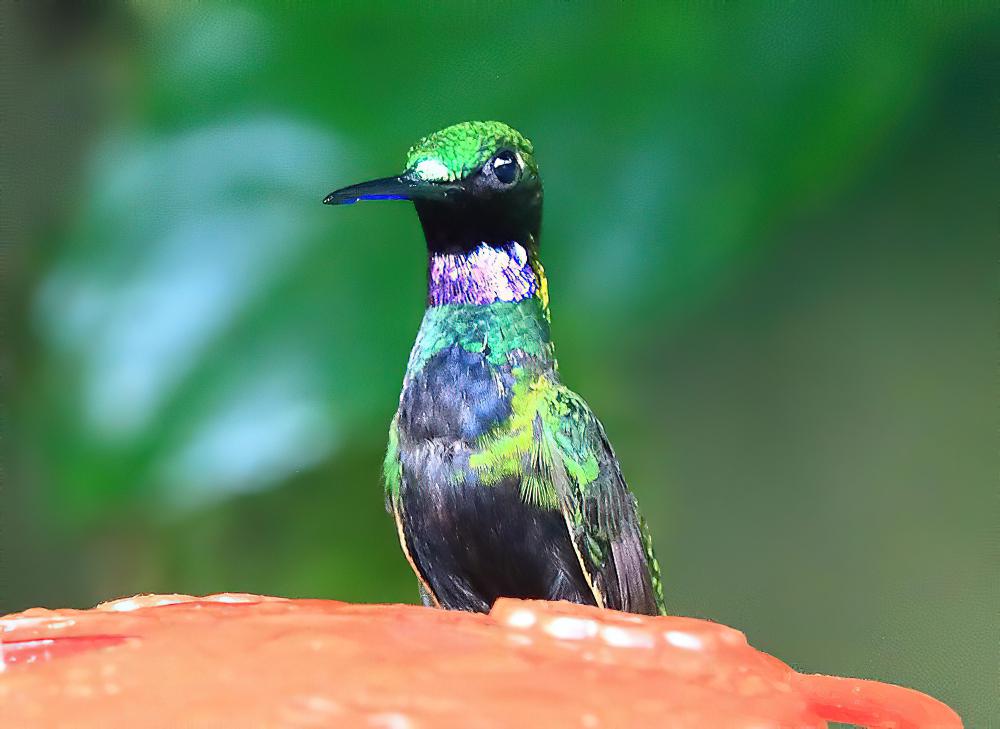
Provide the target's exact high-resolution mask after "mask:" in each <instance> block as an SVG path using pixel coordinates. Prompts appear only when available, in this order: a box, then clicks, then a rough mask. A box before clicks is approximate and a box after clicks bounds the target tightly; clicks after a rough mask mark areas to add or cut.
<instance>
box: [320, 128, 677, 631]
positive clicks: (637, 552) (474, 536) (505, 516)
mask: <svg viewBox="0 0 1000 729" xmlns="http://www.w3.org/2000/svg"><path fill="white" fill-rule="evenodd" d="M378 183H380V184H376V183H368V184H366V185H362V186H357V187H352V188H345V189H344V190H340V191H337V192H335V193H331V195H330V196H329V197H328V198H327V201H328V202H353V201H354V200H357V199H364V197H371V196H374V195H383V194H384V195H393V196H405V197H406V198H407V199H411V200H413V201H414V203H415V205H416V208H417V212H418V214H419V216H420V219H421V222H422V224H423V228H424V233H425V237H426V239H427V246H428V252H429V262H428V308H427V311H426V313H425V315H424V319H423V322H422V324H421V326H420V331H419V334H418V335H417V340H416V343H415V344H414V346H413V350H412V352H411V354H410V359H409V363H408V365H407V370H406V375H405V378H404V381H403V391H402V393H401V395H400V403H399V409H398V411H397V413H396V416H395V418H394V419H393V421H392V425H391V427H390V433H389V448H388V450H387V453H386V458H385V468H384V478H385V486H386V500H387V506H388V508H389V511H390V512H391V513H392V515H393V517H394V518H395V520H396V523H397V527H398V532H399V537H400V543H401V545H402V547H403V550H404V552H405V553H406V556H407V558H408V560H409V561H410V564H411V566H412V567H413V569H414V571H415V572H416V574H417V576H418V578H419V580H420V585H421V594H422V595H423V598H424V601H425V602H426V603H427V604H429V605H436V606H440V607H445V608H454V609H465V610H480V611H484V610H488V609H489V608H490V606H491V604H492V602H493V601H494V600H495V599H496V598H497V597H500V596H512V597H525V598H543V599H567V600H572V601H575V602H582V603H588V604H594V605H598V606H602V607H610V608H615V609H619V610H625V611H629V612H638V613H650V614H655V613H661V612H663V609H664V608H663V594H662V587H661V583H660V576H659V567H658V565H657V562H656V559H655V557H654V556H653V550H652V542H651V539H650V536H649V532H648V530H647V529H646V526H645V523H644V521H643V519H642V517H641V515H640V514H639V511H638V507H637V504H636V501H635V498H634V497H633V495H632V494H631V492H630V491H629V490H628V488H627V486H626V485H625V481H624V479H623V478H622V474H621V470H620V468H619V465H618V460H617V458H616V457H615V455H614V452H613V451H612V449H611V445H610V444H609V442H608V439H607V437H606V435H605V433H604V429H603V428H602V426H601V424H600V422H599V421H598V420H597V418H596V417H595V416H594V415H593V413H592V412H591V410H590V408H589V407H588V406H587V404H586V403H585V402H584V401H583V400H582V399H581V398H580V397H579V396H578V395H576V394H575V393H573V392H572V391H570V390H569V389H568V388H566V387H565V386H564V385H563V384H562V383H561V382H560V379H559V374H558V368H557V364H556V360H555V356H554V351H553V346H552V342H551V339H550V335H549V321H550V316H549V308H548V287H547V283H546V279H545V273H544V270H543V268H542V266H541V263H540V262H539V260H538V233H539V228H540V221H541V197H542V193H541V181H540V179H539V177H538V169H537V166H536V164H535V161H534V156H533V150H532V147H531V144H530V142H528V141H527V140H526V139H525V138H524V137H523V136H521V135H520V134H519V133H518V132H516V131H514V130H513V129H511V128H510V127H508V126H506V125H505V124H501V123H500V122H466V123H464V124H458V125H455V126H452V127H448V128H447V129H444V130H441V131H440V132H436V133H435V134H432V135H430V136H428V137H426V138H424V139H423V140H421V141H420V142H418V143H417V145H415V146H414V147H413V148H412V149H411V150H410V153H409V155H408V158H407V171H406V172H404V173H403V174H402V175H400V176H399V177H397V178H387V179H386V180H382V181H378Z"/></svg>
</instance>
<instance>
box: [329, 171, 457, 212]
mask: <svg viewBox="0 0 1000 729" xmlns="http://www.w3.org/2000/svg"><path fill="white" fill-rule="evenodd" d="M461 190H462V188H461V187H460V186H459V185H455V184H448V183H442V182H427V181H425V180H416V179H413V178H411V177H407V176H406V175H400V176H398V177H383V178H382V179H381V180H371V181H369V182H362V183H359V184H357V185H350V186H348V187H342V188H340V189H339V190H334V191H333V192H331V193H330V194H329V195H327V196H326V197H325V198H323V204H325V205H353V204H354V203H356V202H357V201H358V200H446V199H448V198H449V197H452V196H454V195H457V194H458V193H460V192H461Z"/></svg>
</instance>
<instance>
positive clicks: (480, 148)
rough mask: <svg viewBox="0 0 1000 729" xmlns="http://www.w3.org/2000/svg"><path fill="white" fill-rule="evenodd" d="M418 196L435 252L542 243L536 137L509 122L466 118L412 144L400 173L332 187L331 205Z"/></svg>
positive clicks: (417, 204) (327, 200)
mask: <svg viewBox="0 0 1000 729" xmlns="http://www.w3.org/2000/svg"><path fill="white" fill-rule="evenodd" d="M359 200H411V201H413V204H414V206H415V207H416V210H417V214H418V215H419V216H420V222H421V224H422V225H423V228H424V236H425V237H426V239H427V246H428V248H429V249H430V250H431V252H444V253H457V252H461V251H467V250H471V249H473V248H476V247H477V246H479V245H481V244H483V243H486V244H489V245H501V244H503V243H506V242H509V241H518V242H521V243H528V242H529V241H530V242H531V243H534V241H536V240H537V237H538V231H539V228H540V226H541V217H542V181H541V178H540V177H539V176H538V165H537V164H536V163H535V157H534V153H533V150H532V146H531V142H529V141H528V140H527V139H525V137H524V136H522V135H521V134H520V133H519V132H518V131H516V130H515V129H512V128H511V127H509V126H507V125H506V124H503V123H502V122H496V121H487V122H462V123H461V124H454V125H452V126H450V127H446V128H445V129H442V130H440V131H438V132H434V133H433V134H430V135H428V136H426V137H424V138H423V139H421V140H420V141H419V142H417V143H416V144H415V145H413V146H412V147H411V148H410V151H409V153H408V154H407V155H406V169H405V170H404V171H403V172H402V174H399V175H397V176H395V177H385V178H382V179H379V180H372V181H370V182H362V183H360V184H358V185H351V186H349V187H344V188H341V189H339V190H335V191H334V192H331V193H330V194H329V195H327V196H326V198H325V199H324V200H323V202H324V203H326V204H328V205H349V204H351V203H355V202H357V201H359Z"/></svg>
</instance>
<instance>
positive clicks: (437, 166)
mask: <svg viewBox="0 0 1000 729" xmlns="http://www.w3.org/2000/svg"><path fill="white" fill-rule="evenodd" d="M413 171H414V173H416V175H417V177H419V178H420V179H421V180H447V179H449V178H450V177H451V173H450V172H449V171H448V167H447V166H446V165H445V163H444V162H442V161H441V160H439V159H424V160H420V162H419V163H418V164H417V166H416V168H415V169H414V170H413Z"/></svg>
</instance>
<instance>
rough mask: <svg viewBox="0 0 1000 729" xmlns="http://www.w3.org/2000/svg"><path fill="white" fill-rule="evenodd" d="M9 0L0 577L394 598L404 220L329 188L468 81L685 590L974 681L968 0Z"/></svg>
mask: <svg viewBox="0 0 1000 729" xmlns="http://www.w3.org/2000/svg"><path fill="white" fill-rule="evenodd" d="M3 12H4V15H5V17H4V20H3V33H4V37H3V43H2V45H3V52H4V54H5V57H4V68H5V71H6V73H5V74H4V75H5V77H6V81H7V86H8V88H7V89H6V94H5V95H6V99H5V120H4V137H5V143H4V145H3V147H4V148H3V155H2V156H3V165H4V169H3V176H2V180H3V190H2V193H3V194H2V198H3V205H4V212H3V226H4V231H3V240H4V241H5V242H9V243H10V244H11V245H8V246H7V247H6V248H5V258H4V266H3V270H2V281H3V287H4V293H3V304H4V312H3V314H4V322H3V345H4V347H3V353H2V354H3V368H4V377H3V379H2V386H3V388H4V391H3V397H4V402H5V408H4V424H3V427H4V433H3V440H2V447H3V449H4V454H3V455H4V469H3V470H4V474H3V476H4V480H3V493H2V502H0V507H2V508H0V555H2V560H3V564H2V568H3V576H2V579H0V612H4V611H13V610H19V609H23V608H26V607H28V606H32V605H49V606H57V605H70V606H81V607H82V606H89V605H92V604H94V603H96V602H98V601H100V600H104V599H108V598H112V597H116V596H120V595H128V594H132V593H136V592H140V591H142V592H147V591H159V592H173V591H178V592H188V593H208V592H218V591H224V590H234V591H258V592H263V593H274V594H282V595H289V596H322V597H331V598H339V599H344V600H358V601H361V600H364V601H406V602H415V598H416V590H415V585H414V580H413V578H412V576H411V574H410V571H409V568H408V567H407V565H406V563H405V561H404V559H403V558H402V556H401V554H400V551H399V548H398V545H397V542H396V536H395V533H394V529H393V527H392V525H391V523H390V520H389V519H388V517H387V516H386V515H385V513H384V512H383V502H382V495H381V487H380V485H379V481H378V473H379V465H380V459H381V456H382V450H383V447H384V440H385V433H386V428H387V425H388V422H389V419H390V417H391V415H392V412H393V411H394V409H395V407H396V402H397V396H398V392H399V387H400V382H401V378H402V374H403V369H404V366H405V363H406V358H407V354H408V351H409V347H410V345H411V343H412V340H413V337H414V335H415V332H416V329H417V326H418V323H419V321H420V317H421V314H422V309H423V296H424V291H423V287H424V284H425V282H424V275H425V273H424V266H425V253H424V250H423V246H422V240H421V237H420V231H419V226H418V223H417V220H416V217H415V215H414V214H413V212H412V210H411V209H410V206H408V205H406V204H388V203H387V204H379V205H360V206H357V207H355V208H348V209H330V208H326V207H324V206H322V205H320V200H321V198H322V197H323V195H324V194H325V193H327V192H329V191H330V190H331V189H333V188H335V187H339V186H341V185H343V184H347V183H350V182H355V181H359V180H362V179H367V178H370V177H374V176H382V175H387V174H391V173H393V172H396V171H398V170H399V169H400V167H401V164H402V160H403V155H404V153H405V151H406V148H407V146H408V145H409V144H410V143H412V142H413V141H415V140H416V139H417V138H418V137H419V136H421V135H423V134H424V133H427V132H430V131H433V130H435V129H437V128H439V127H442V126H444V125H447V124H450V123H453V122H456V121H460V120H465V119H493V118H495V119H501V120H504V121H507V122H509V123H511V124H512V125H514V126H515V127H517V128H519V129H521V130H522V131H524V132H525V133H526V134H527V135H528V136H529V137H530V138H531V139H533V140H534V142H535V146H536V149H537V152H538V155H537V156H538V159H539V161H540V164H541V167H542V172H543V176H544V179H545V182H546V208H545V224H544V232H543V239H542V247H543V256H544V260H545V264H546V268H547V271H548V273H549V277H550V284H551V296H552V303H553V327H554V336H555V340H556V342H557V345H558V354H559V357H560V363H561V366H562V370H563V377H564V380H565V381H566V382H567V383H568V384H569V385H570V386H571V387H573V388H575V389H577V390H578V391H580V392H581V393H582V394H584V396H585V397H586V398H587V399H588V400H589V401H590V403H591V404H592V406H593V407H594V409H595V410H596V411H597V412H598V413H599V414H600V416H601V417H602V419H603V420H604V422H605V426H606V428H607V431H608V433H609V434H610V436H611V439H612V440H613V442H614V444H615V447H616V449H617V451H618V454H619V456H620V457H621V459H622V463H623V464H624V469H625V473H626V476H627V477H628V479H629V481H630V483H631V484H632V486H633V488H634V490H635V491H636V493H637V494H638V496H639V498H640V500H641V502H642V505H643V507H644V510H645V513H646V515H647V517H648V519H649V521H650V523H651V526H652V528H653V532H654V534H655V538H656V546H657V548H658V552H659V556H660V561H661V563H662V564H663V566H664V571H665V576H666V581H667V586H668V604H669V607H670V609H671V611H672V612H675V613H681V614H686V615H695V616H702V617H708V618H711V619H713V620H718V621H721V622H725V623H728V624H731V625H734V626H736V627H738V628H740V629H742V630H744V631H745V632H746V633H747V634H748V635H749V637H750V640H751V641H752V642H753V643H754V644H755V645H756V646H758V647H760V648H762V649H765V650H767V651H770V652H772V653H774V654H775V655H777V656H779V657H781V658H782V659H784V660H786V661H788V662H789V663H791V664H792V665H794V666H796V667H797V668H799V669H801V670H805V671H814V672H826V673H841V674H851V675H855V676H864V677H873V678H878V679H882V680H888V681H894V682H898V683H903V684H906V685H908V686H913V687H916V688H919V689H922V690H925V691H928V692H930V693H932V694H934V695H935V696H938V697H939V698H941V699H943V700H945V701H947V702H949V703H950V704H952V705H953V706H954V707H956V708H957V709H958V710H959V711H960V712H961V713H962V714H963V716H964V717H965V719H966V722H967V725H968V726H970V727H983V726H987V725H989V722H990V721H991V720H993V719H995V718H996V717H997V716H1000V706H998V702H997V699H996V694H995V691H996V676H997V635H998V627H1000V626H998V624H997V618H996V613H997V606H998V604H1000V601H998V597H1000V594H998V586H1000V575H998V571H997V567H998V556H1000V554H998V553H1000V550H998V549H997V547H998V541H1000V540H997V538H996V535H997V530H996V526H997V510H996V504H997V502H996V485H997V480H996V474H997V469H996V465H997V464H996V443H995V438H994V437H991V436H994V435H995V433H996V428H997V421H996V413H997V409H996V387H995V384H996V380H995V360H996V349H995V328H996V318H995V292H996V289H995V286H996V268H995V264H996V248H995V243H996V202H997V196H996V193H997V186H996V182H997V176H996V166H995V164H996V159H995V158H996V150H997V147H996V122H997V116H996V111H997V108H996V99H997V96H996V91H997V88H998V84H997V81H998V74H997V70H998V68H1000V63H998V59H1000V53H998V48H997V38H998V31H1000V13H998V12H997V7H996V5H995V3H986V2H983V3H976V2H963V3H954V4H948V3H921V4H906V3H886V4H878V5H876V4H868V3H864V4H856V5H849V4H841V3H838V4H820V3H816V4H805V3H782V4H741V5H738V6H718V5H711V6H707V5H706V6H695V5H684V6H674V7H671V8H664V7H660V6H657V5H653V4H650V5H640V6H631V5H630V6H620V5H617V4H610V3H609V4H604V5H599V6H580V5H575V4H568V3H554V2H547V3H533V4H510V3H488V4H487V3H482V4H464V3H454V4H452V3H445V4H434V5H412V6H406V5H399V4H395V3H393V4H388V3H387V4H327V5H319V4H316V5H312V4H308V3H305V4H301V3H277V4H273V5H270V4H252V3H247V4H238V3H230V2H202V3H198V4H192V5H189V4H167V3H152V4H138V3H137V4H118V3H79V4H69V3H66V4H62V3H60V4H47V3H37V4H35V3H6V4H4V5H3Z"/></svg>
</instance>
